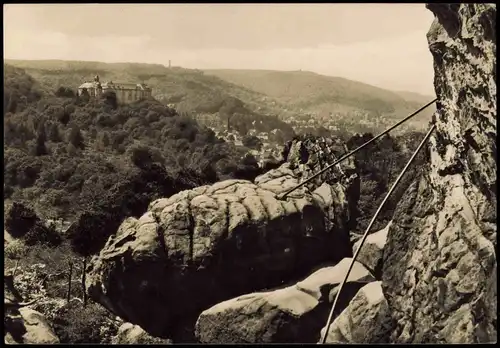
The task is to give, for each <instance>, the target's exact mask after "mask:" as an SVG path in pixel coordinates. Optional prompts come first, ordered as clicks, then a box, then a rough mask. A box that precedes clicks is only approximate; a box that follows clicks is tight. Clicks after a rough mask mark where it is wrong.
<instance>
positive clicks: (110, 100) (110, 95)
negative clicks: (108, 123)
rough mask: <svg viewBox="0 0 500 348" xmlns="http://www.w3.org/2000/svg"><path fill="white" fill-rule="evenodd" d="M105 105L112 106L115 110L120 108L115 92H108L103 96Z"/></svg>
mask: <svg viewBox="0 0 500 348" xmlns="http://www.w3.org/2000/svg"><path fill="white" fill-rule="evenodd" d="M101 98H102V99H103V100H104V103H106V104H107V105H109V106H111V108H112V109H113V110H115V109H116V108H118V99H117V98H116V93H115V92H113V91H106V92H104V93H103V94H102V95H101Z"/></svg>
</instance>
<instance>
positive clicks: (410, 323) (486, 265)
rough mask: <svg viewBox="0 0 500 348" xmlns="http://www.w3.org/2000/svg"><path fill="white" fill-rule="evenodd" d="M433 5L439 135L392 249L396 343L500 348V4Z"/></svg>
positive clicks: (394, 231) (398, 222) (387, 267)
mask: <svg viewBox="0 0 500 348" xmlns="http://www.w3.org/2000/svg"><path fill="white" fill-rule="evenodd" d="M427 7H428V8H429V9H430V10H431V11H432V12H434V14H435V20H434V23H433V24H432V26H431V29H430V30H429V33H428V41H429V46H430V50H431V53H432V54H433V56H434V70H435V78H434V85H435V89H436V93H437V96H438V98H439V103H438V104H437V113H436V116H435V122H436V126H437V129H436V132H435V133H434V134H433V136H432V137H431V139H430V144H429V151H428V154H429V157H430V159H429V165H428V167H427V168H426V169H425V170H424V174H423V176H422V178H421V179H420V180H419V181H418V182H417V183H415V184H414V185H412V186H411V187H410V189H408V191H407V192H406V194H405V195H404V197H403V199H402V201H401V202H400V204H399V206H398V208H397V210H396V212H395V215H394V218H393V225H392V226H391V228H390V230H389V234H388V240H387V244H386V247H385V250H384V261H383V284H382V287H383V290H384V294H385V295H386V298H387V300H388V304H389V309H390V312H391V316H392V318H393V320H394V322H395V323H396V324H395V327H394V331H393V334H392V337H391V342H397V343H484V342H496V340H497V329H496V321H497V289H496V282H497V279H496V274H497V260H496V252H495V250H496V230H497V227H496V226H497V225H496V217H497V216H496V201H497V198H496V181H497V175H496V170H497V169H496V143H495V142H496V134H497V131H496V121H497V120H496V116H497V111H496V107H497V105H496V89H497V86H496V5H495V4H486V3H485V4H437V3H436V4H429V5H427Z"/></svg>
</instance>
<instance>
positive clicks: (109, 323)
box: [53, 301, 118, 343]
mask: <svg viewBox="0 0 500 348" xmlns="http://www.w3.org/2000/svg"><path fill="white" fill-rule="evenodd" d="M53 326H54V331H55V333H56V335H57V337H59V339H60V341H61V343H111V340H112V337H113V336H114V335H116V333H117V332H118V323H117V322H116V321H115V320H114V317H113V316H112V315H111V314H110V313H109V312H108V311H107V310H106V309H105V308H103V307H102V306H100V305H98V304H96V303H93V302H91V303H89V304H88V305H87V306H86V307H83V306H82V304H81V303H79V302H76V301H74V302H70V303H69V304H68V305H66V306H64V307H63V308H61V309H59V311H58V313H57V316H56V317H55V318H54V321H53Z"/></svg>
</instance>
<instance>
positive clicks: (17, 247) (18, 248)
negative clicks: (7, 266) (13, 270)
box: [3, 239, 28, 260]
mask: <svg viewBox="0 0 500 348" xmlns="http://www.w3.org/2000/svg"><path fill="white" fill-rule="evenodd" d="M3 251H4V256H5V257H6V258H7V259H11V260H15V259H20V258H22V257H23V256H25V255H26V254H27V253H28V248H27V247H26V244H24V242H23V241H22V240H20V239H14V240H12V241H10V242H9V243H4V249H3Z"/></svg>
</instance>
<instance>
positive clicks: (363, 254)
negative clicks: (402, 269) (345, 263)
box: [353, 221, 392, 278]
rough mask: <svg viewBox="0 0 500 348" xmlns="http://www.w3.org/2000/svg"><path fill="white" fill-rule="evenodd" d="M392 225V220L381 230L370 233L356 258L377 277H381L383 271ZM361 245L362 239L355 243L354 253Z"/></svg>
mask: <svg viewBox="0 0 500 348" xmlns="http://www.w3.org/2000/svg"><path fill="white" fill-rule="evenodd" d="M391 225H392V221H391V222H389V223H388V224H387V226H385V227H384V228H383V229H381V230H380V231H377V232H375V233H372V234H370V235H368V237H366V240H365V242H364V244H363V247H362V248H361V251H360V252H359V254H358V257H357V259H356V261H358V262H360V263H361V264H363V265H364V266H365V267H366V268H368V269H369V270H370V272H372V273H373V275H375V277H377V278H379V276H380V273H381V269H382V259H383V256H384V247H385V243H386V242H387V234H388V233H389V228H390V227H391ZM360 245H361V240H359V241H357V242H356V243H355V244H354V247H353V254H354V253H355V252H356V251H357V250H358V248H359V246H360Z"/></svg>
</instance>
